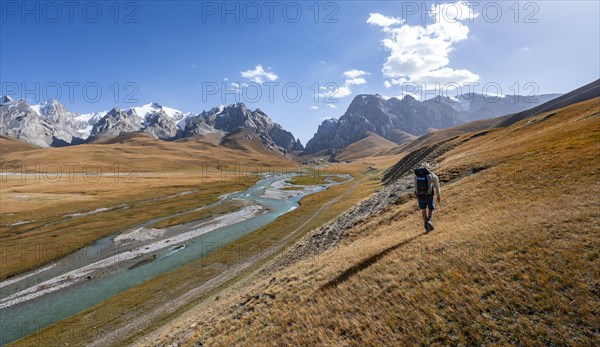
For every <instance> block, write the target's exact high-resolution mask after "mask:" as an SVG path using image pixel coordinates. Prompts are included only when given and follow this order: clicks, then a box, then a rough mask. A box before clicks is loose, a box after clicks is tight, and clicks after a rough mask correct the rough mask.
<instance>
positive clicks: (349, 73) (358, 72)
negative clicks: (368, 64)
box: [344, 69, 369, 78]
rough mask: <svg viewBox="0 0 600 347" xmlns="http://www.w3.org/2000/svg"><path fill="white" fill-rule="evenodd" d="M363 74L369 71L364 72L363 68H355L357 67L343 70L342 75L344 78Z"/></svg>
mask: <svg viewBox="0 0 600 347" xmlns="http://www.w3.org/2000/svg"><path fill="white" fill-rule="evenodd" d="M364 75H369V73H368V72H365V71H363V70H357V69H352V70H348V71H346V72H344V76H345V77H346V78H357V77H360V76H364Z"/></svg>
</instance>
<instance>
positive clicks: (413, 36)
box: [367, 1, 479, 88]
mask: <svg viewBox="0 0 600 347" xmlns="http://www.w3.org/2000/svg"><path fill="white" fill-rule="evenodd" d="M429 13H430V17H432V19H433V23H432V24H428V25H426V26H421V25H400V26H395V25H397V24H399V23H396V24H390V25H388V26H385V27H384V29H383V32H385V33H386V38H385V39H384V40H382V44H383V46H384V47H385V48H387V50H388V52H389V56H388V57H387V59H386V61H385V63H384V64H383V68H382V70H381V71H382V73H383V75H384V76H385V77H387V78H389V79H390V81H389V82H388V83H386V84H385V86H386V87H388V85H389V86H391V85H394V84H401V83H403V82H415V83H436V82H439V83H449V82H454V83H459V84H460V83H466V82H475V81H478V80H479V76H478V75H477V74H474V73H472V72H470V71H468V70H466V69H453V68H451V67H449V66H448V65H449V64H450V59H449V54H450V52H451V51H452V50H453V49H454V47H453V46H454V44H455V43H457V42H460V41H463V40H466V39H467V37H468V34H469V27H468V26H466V25H465V24H463V23H462V22H461V21H465V20H467V19H469V20H471V19H473V18H475V17H477V16H478V14H477V13H474V12H473V10H472V8H471V7H470V6H468V5H467V4H466V3H465V2H463V1H458V2H456V3H445V4H434V5H432V7H431V11H430V12H429ZM374 15H375V14H373V13H372V14H371V15H370V17H369V20H367V23H370V24H377V25H380V24H378V23H376V22H375V19H373V18H379V17H374ZM386 18H387V17H386ZM386 23H387V22H386ZM381 26H383V25H381ZM384 83H385V82H384ZM388 88H389V87H388Z"/></svg>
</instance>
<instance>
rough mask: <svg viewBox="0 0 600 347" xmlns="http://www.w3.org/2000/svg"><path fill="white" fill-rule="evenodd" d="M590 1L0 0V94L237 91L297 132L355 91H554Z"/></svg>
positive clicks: (578, 67)
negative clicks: (287, 0) (225, 0)
mask: <svg viewBox="0 0 600 347" xmlns="http://www.w3.org/2000/svg"><path fill="white" fill-rule="evenodd" d="M599 6H600V5H599V2H597V1H564V2H561V1H523V2H515V1H496V2H489V1H480V2H463V1H459V2H423V1H386V2H377V1H337V2H335V1H322V2H315V1H306V2H304V1H296V2H294V1H290V2H273V1H256V2H252V1H250V2H247V1H227V2H219V1H204V2H199V1H198V2H195V1H143V2H142V1H140V2H134V1H122V2H114V1H108V2H95V1H90V2H85V1H74V2H63V1H56V2H54V1H45V2H35V1H28V2H21V1H2V2H0V17H1V18H0V48H1V49H0V86H1V93H2V94H9V95H11V96H13V97H14V98H22V99H26V100H27V101H29V102H30V103H32V104H35V103H39V102H41V101H43V100H44V99H51V98H57V99H59V100H60V101H61V102H62V103H63V104H65V106H66V107H67V109H68V110H69V111H74V112H80V113H88V112H97V111H104V110H106V111H107V110H110V109H111V108H113V107H121V108H129V107H133V106H138V105H142V104H146V103H148V102H158V103H159V104H161V105H164V106H169V107H172V108H176V109H179V110H182V111H184V112H196V113H197V112H201V111H202V110H209V109H211V108H212V107H214V106H218V105H220V104H231V103H234V102H244V103H245V104H246V105H247V106H248V107H250V108H251V109H255V108H260V109H261V110H263V111H264V112H266V113H267V114H268V115H269V116H270V117H271V118H272V119H273V120H274V121H276V122H278V123H280V124H281V125H282V126H283V127H284V128H285V129H287V130H289V131H291V132H292V133H293V134H294V135H295V136H296V137H298V138H300V140H301V141H302V143H306V141H308V140H309V139H310V138H311V137H312V135H313V134H314V133H315V132H316V130H317V127H318V125H319V124H320V123H321V122H322V121H323V120H324V119H326V118H339V117H340V116H341V115H343V114H344V112H345V110H346V108H347V107H348V105H349V104H350V102H351V101H352V99H353V98H354V97H355V96H356V95H359V94H375V93H378V94H380V95H383V96H385V97H403V96H404V95H407V94H410V95H413V96H415V97H417V98H418V99H427V98H430V97H432V96H434V95H437V94H441V95H445V96H450V97H452V96H454V95H457V94H460V93H466V92H477V93H484V94H502V95H506V96H511V95H514V94H521V95H535V94H543V93H565V92H568V91H570V90H573V89H575V88H578V87H580V86H582V85H584V84H587V83H589V82H591V81H593V80H595V79H598V78H599V77H600V56H599V55H600V45H599V42H600V37H599V36H600V7H599Z"/></svg>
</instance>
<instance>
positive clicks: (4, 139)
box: [0, 135, 39, 156]
mask: <svg viewBox="0 0 600 347" xmlns="http://www.w3.org/2000/svg"><path fill="white" fill-rule="evenodd" d="M32 149H39V147H38V146H35V145H32V144H29V143H27V142H23V141H20V140H17V139H15V138H13V137H10V136H4V135H0V154H1V155H2V156H4V155H5V154H8V153H13V152H21V151H29V150H32Z"/></svg>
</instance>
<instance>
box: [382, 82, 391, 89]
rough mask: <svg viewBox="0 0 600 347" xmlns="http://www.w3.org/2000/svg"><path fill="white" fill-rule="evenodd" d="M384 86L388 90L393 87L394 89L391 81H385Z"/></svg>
mask: <svg viewBox="0 0 600 347" xmlns="http://www.w3.org/2000/svg"><path fill="white" fill-rule="evenodd" d="M383 85H384V86H385V87H386V88H391V87H392V84H391V83H390V81H383Z"/></svg>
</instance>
